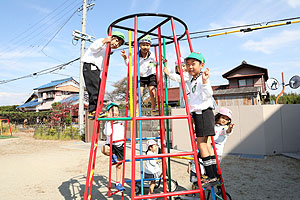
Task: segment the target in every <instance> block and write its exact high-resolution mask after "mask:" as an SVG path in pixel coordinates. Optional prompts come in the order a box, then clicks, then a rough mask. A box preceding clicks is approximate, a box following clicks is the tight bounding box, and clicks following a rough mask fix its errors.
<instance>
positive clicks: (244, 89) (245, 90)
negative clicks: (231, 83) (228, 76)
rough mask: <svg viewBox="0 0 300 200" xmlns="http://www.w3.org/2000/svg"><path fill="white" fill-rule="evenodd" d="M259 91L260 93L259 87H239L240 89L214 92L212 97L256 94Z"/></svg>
mask: <svg viewBox="0 0 300 200" xmlns="http://www.w3.org/2000/svg"><path fill="white" fill-rule="evenodd" d="M259 91H260V88H259V87H241V88H230V89H225V90H214V95H224V94H226V95H230V94H246V93H257V92H259Z"/></svg>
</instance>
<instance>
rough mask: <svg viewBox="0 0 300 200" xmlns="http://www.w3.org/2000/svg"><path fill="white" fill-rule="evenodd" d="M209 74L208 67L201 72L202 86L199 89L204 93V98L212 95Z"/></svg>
mask: <svg viewBox="0 0 300 200" xmlns="http://www.w3.org/2000/svg"><path fill="white" fill-rule="evenodd" d="M209 76H210V72H209V69H208V68H206V69H205V71H204V72H203V73H202V85H201V87H202V88H201V90H202V92H203V94H204V95H203V98H204V99H208V98H211V97H212V95H213V90H212V87H211V85H210V82H209V79H208V78H209Z"/></svg>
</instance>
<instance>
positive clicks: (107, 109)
mask: <svg viewBox="0 0 300 200" xmlns="http://www.w3.org/2000/svg"><path fill="white" fill-rule="evenodd" d="M113 106H117V107H119V106H118V104H116V103H110V104H108V105H107V106H106V111H109V109H111V107H113Z"/></svg>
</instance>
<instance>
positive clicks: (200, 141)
mask: <svg viewBox="0 0 300 200" xmlns="http://www.w3.org/2000/svg"><path fill="white" fill-rule="evenodd" d="M207 140H208V137H207V136H204V137H197V146H198V148H199V150H200V156H201V159H202V161H203V165H204V168H205V172H206V175H207V176H208V177H209V178H215V177H216V176H215V173H214V170H213V168H212V164H211V158H210V155H209V150H208V148H207Z"/></svg>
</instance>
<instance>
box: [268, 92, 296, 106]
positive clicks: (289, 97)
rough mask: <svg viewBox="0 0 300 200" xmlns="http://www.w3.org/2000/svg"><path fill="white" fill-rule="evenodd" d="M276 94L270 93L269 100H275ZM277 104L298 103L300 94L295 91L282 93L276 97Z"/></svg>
mask: <svg viewBox="0 0 300 200" xmlns="http://www.w3.org/2000/svg"><path fill="white" fill-rule="evenodd" d="M276 98H277V96H275V95H271V96H270V100H271V101H276ZM278 104H300V95H299V94H296V93H292V92H291V93H283V94H282V96H281V97H279V99H278Z"/></svg>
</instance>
